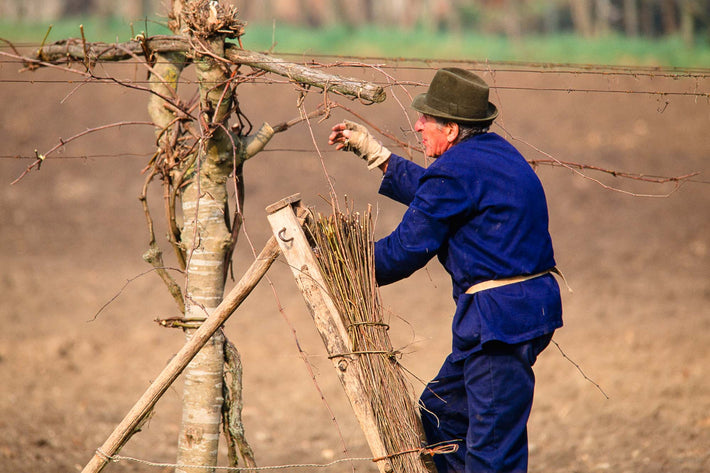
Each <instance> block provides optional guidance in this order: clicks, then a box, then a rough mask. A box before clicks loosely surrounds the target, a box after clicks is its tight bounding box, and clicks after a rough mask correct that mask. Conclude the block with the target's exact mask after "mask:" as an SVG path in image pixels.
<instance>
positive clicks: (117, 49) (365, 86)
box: [25, 36, 386, 103]
mask: <svg viewBox="0 0 710 473" xmlns="http://www.w3.org/2000/svg"><path fill="white" fill-rule="evenodd" d="M192 51H194V44H193V43H191V42H190V40H189V39H188V38H185V37H182V36H151V37H148V38H146V37H143V36H137V37H136V38H135V39H133V40H131V41H126V42H123V43H115V44H110V43H103V42H93V43H88V42H85V41H83V40H81V39H67V40H61V41H57V42H54V43H51V44H48V45H44V46H42V47H41V48H39V49H38V50H37V51H36V52H35V54H34V57H31V58H26V59H25V60H26V66H27V67H28V68H37V67H42V66H43V65H44V63H50V64H59V63H70V62H72V61H80V62H88V63H96V62H99V61H104V62H112V61H125V60H127V59H131V58H132V57H134V56H143V57H145V56H146V55H152V54H155V53H185V54H186V60H191V56H190V54H191V52H192ZM224 57H225V59H227V60H228V61H230V62H231V63H232V64H234V65H242V64H243V65H246V66H250V67H253V68H255V69H261V70H264V71H268V72H271V73H274V74H277V75H280V76H283V77H286V78H288V79H289V80H291V81H293V82H296V83H301V84H307V85H310V86H313V87H318V88H321V89H323V90H324V91H328V92H334V93H337V94H340V95H345V96H350V97H353V98H358V99H361V100H363V101H366V102H371V103H379V102H382V101H384V100H385V98H386V94H385V91H384V89H383V88H382V87H381V86H379V85H375V84H373V83H371V82H367V81H363V80H359V79H353V78H345V77H341V76H337V75H333V74H328V73H326V72H323V71H320V70H316V69H313V68H310V67H308V66H304V65H300V64H296V63H292V62H288V61H285V60H283V59H279V58H277V57H274V56H270V55H267V54H263V53H258V52H254V51H249V50H245V49H242V48H240V47H239V46H238V45H235V44H231V43H226V44H225V50H224ZM148 59H150V57H148Z"/></svg>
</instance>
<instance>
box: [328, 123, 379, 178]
mask: <svg viewBox="0 0 710 473" xmlns="http://www.w3.org/2000/svg"><path fill="white" fill-rule="evenodd" d="M330 143H331V144H336V143H337V146H336V149H342V150H344V151H352V152H353V153H355V154H356V155H357V156H359V157H360V158H362V159H364V160H365V161H366V162H367V169H375V168H376V167H378V166H380V165H382V164H384V163H386V162H387V161H388V160H389V159H390V155H392V152H391V151H390V150H388V149H387V148H385V147H384V146H383V145H382V143H380V142H379V141H378V140H377V139H375V137H374V136H372V135H371V134H370V132H369V131H368V130H367V128H365V127H364V126H362V125H360V124H359V123H355V122H351V121H349V120H345V121H343V123H339V124H337V125H335V126H334V127H333V133H332V134H331V135H330Z"/></svg>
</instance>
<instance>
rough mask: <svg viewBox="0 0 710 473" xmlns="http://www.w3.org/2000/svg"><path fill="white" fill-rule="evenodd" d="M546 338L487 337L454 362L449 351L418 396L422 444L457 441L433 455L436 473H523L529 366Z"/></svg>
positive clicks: (530, 386)
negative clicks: (453, 449) (450, 450)
mask: <svg viewBox="0 0 710 473" xmlns="http://www.w3.org/2000/svg"><path fill="white" fill-rule="evenodd" d="M551 339H552V334H548V335H544V336H542V337H539V338H536V339H533V340H531V341H528V342H524V343H519V344H515V345H508V344H505V343H502V342H489V343H486V344H485V345H484V346H483V347H482V350H481V351H479V352H476V353H474V354H472V355H470V356H469V357H468V358H466V359H464V360H461V361H457V362H453V361H452V360H451V356H450V355H449V357H448V358H447V359H446V360H445V361H444V364H443V366H442V367H441V370H440V371H439V374H438V375H437V376H436V378H435V379H434V380H433V381H431V382H430V383H429V384H428V385H427V387H426V389H425V390H424V393H423V394H422V396H421V399H420V402H421V406H420V408H421V414H422V423H423V424H424V432H425V434H426V437H427V444H429V445H434V444H437V443H451V442H452V441H453V442H456V443H458V445H459V448H458V450H457V451H456V452H455V453H449V454H441V455H434V463H435V464H436V467H437V469H438V471H439V473H464V472H465V473H493V472H496V473H503V472H505V473H513V472H515V473H524V472H527V468H528V437H527V423H528V418H529V416H530V409H531V408H532V402H533V391H534V386H535V375H534V374H533V370H532V366H533V364H534V363H535V360H536V359H537V356H538V355H539V354H540V352H542V350H544V349H545V347H547V345H548V344H549V343H550V340H551Z"/></svg>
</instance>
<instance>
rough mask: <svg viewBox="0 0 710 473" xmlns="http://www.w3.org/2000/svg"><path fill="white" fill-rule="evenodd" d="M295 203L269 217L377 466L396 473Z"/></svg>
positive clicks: (283, 204) (280, 205)
mask: <svg viewBox="0 0 710 473" xmlns="http://www.w3.org/2000/svg"><path fill="white" fill-rule="evenodd" d="M292 203H293V200H292V199H291V198H288V199H284V200H283V201H281V202H279V203H277V204H273V205H271V206H269V207H267V209H266V210H267V212H268V213H269V215H268V217H267V218H268V219H269V223H270V224H271V228H272V230H273V232H274V235H275V236H276V242H277V243H278V245H279V247H281V252H282V253H283V254H284V256H285V257H286V261H287V262H288V265H289V267H290V268H291V270H292V271H293V275H294V277H295V278H296V283H297V284H298V287H299V288H300V289H301V292H302V293H303V296H304V298H305V300H306V305H307V306H308V309H309V311H310V313H311V315H312V316H313V320H314V322H315V325H316V328H317V329H318V332H319V333H320V336H321V338H322V339H323V343H324V344H325V347H326V350H327V351H328V355H329V358H330V359H331V360H332V361H333V365H334V366H335V368H336V372H337V373H338V377H339V378H340V382H341V383H342V385H343V388H344V390H345V394H346V395H347V397H348V399H349V400H350V404H351V405H352V408H353V410H354V411H355V417H356V418H357V420H358V422H359V423H360V427H361V428H362V431H363V433H364V434H365V438H366V440H367V443H368V444H369V446H370V450H371V451H372V454H373V457H374V458H377V459H379V460H378V461H377V467H378V468H379V470H380V472H381V473H392V471H393V468H392V464H391V462H390V461H389V458H388V456H387V455H388V452H387V450H386V448H385V444H384V443H383V441H382V438H381V437H380V432H379V429H378V428H377V422H376V419H375V415H374V412H373V410H372V407H371V405H370V401H369V398H368V396H367V394H366V391H365V389H364V383H363V379H364V376H363V375H362V373H361V369H360V367H359V366H358V364H357V363H356V362H355V355H352V347H351V343H350V337H349V336H348V333H347V330H346V328H345V326H344V325H343V322H342V319H341V317H340V313H339V312H338V310H337V308H336V307H335V304H334V303H333V301H332V299H331V298H330V296H329V295H328V293H327V291H326V289H325V288H326V283H325V280H324V279H323V275H322V274H321V271H320V268H319V267H318V263H317V262H316V260H315V256H314V255H313V252H312V251H311V247H310V245H309V244H308V241H307V239H306V235H305V234H304V232H303V229H302V228H301V225H300V224H299V223H298V220H297V218H296V215H295V214H294V212H293V210H292V208H291V204H292Z"/></svg>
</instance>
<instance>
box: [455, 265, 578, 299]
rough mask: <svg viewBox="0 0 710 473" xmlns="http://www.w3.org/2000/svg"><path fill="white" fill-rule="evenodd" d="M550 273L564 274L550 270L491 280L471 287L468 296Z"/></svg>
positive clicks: (556, 270)
mask: <svg viewBox="0 0 710 473" xmlns="http://www.w3.org/2000/svg"><path fill="white" fill-rule="evenodd" d="M549 273H555V274H559V275H560V276H562V274H561V273H560V271H559V270H558V269H557V268H552V269H548V270H547V271H543V272H541V273H535V274H528V275H526V276H513V277H512V278H505V279H491V280H490V281H482V282H479V283H477V284H474V285H473V286H471V287H469V288H468V289H467V290H466V294H475V293H477V292H481V291H485V290H488V289H493V288H496V287H502V286H508V285H510V284H515V283H519V282H523V281H528V280H530V279H535V278H539V277H540V276H544V275H546V274H549ZM562 279H563V280H564V277H562ZM565 282H566V281H565Z"/></svg>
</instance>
